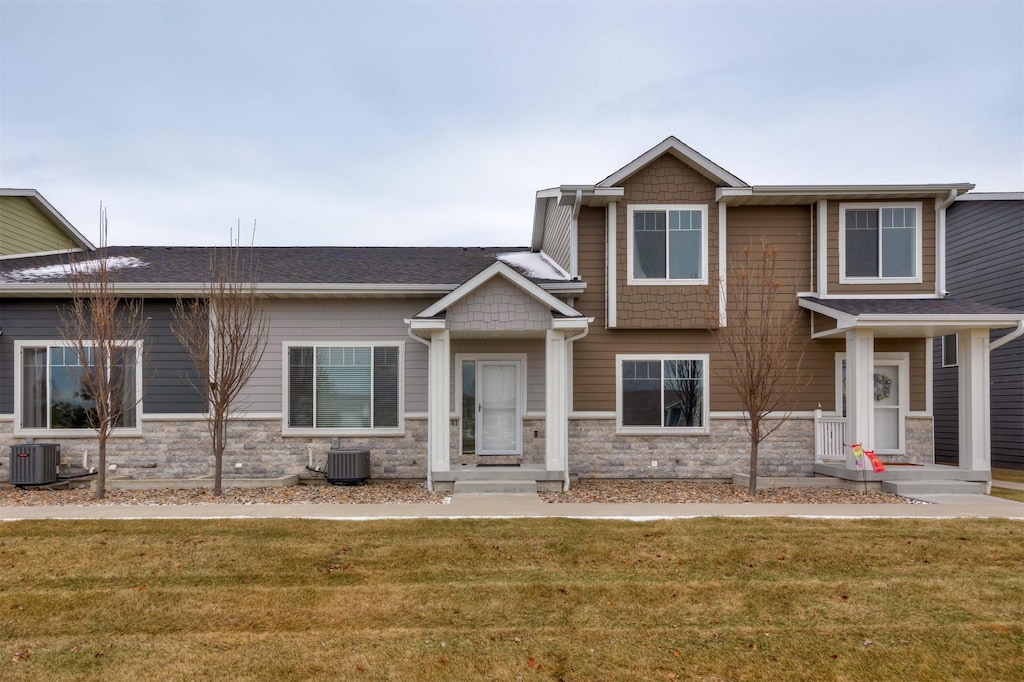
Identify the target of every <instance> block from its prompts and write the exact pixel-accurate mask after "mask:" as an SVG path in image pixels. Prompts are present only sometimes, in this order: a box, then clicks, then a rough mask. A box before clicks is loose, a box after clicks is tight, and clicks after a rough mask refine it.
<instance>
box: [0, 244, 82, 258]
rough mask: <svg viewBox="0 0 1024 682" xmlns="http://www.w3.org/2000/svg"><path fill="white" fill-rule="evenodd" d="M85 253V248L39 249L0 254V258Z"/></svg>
mask: <svg viewBox="0 0 1024 682" xmlns="http://www.w3.org/2000/svg"><path fill="white" fill-rule="evenodd" d="M72 253H85V249H81V248H77V247H76V248H74V249H56V250H54V251H39V252H36V253H12V254H10V255H7V256H0V260H14V259H15V258H38V257H39V256H59V255H62V254H66V255H70V254H72Z"/></svg>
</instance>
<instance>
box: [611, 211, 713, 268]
mask: <svg viewBox="0 0 1024 682" xmlns="http://www.w3.org/2000/svg"><path fill="white" fill-rule="evenodd" d="M628 214H629V216H628V221H629V254H628V258H629V281H630V283H638V284H660V283H666V284H706V283H707V248H708V240H707V236H708V235H707V232H708V230H707V207H706V206H689V205H681V206H664V205H636V206H630V207H629V210H628Z"/></svg>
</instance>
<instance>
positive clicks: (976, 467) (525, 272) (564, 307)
mask: <svg viewBox="0 0 1024 682" xmlns="http://www.w3.org/2000/svg"><path fill="white" fill-rule="evenodd" d="M972 187H973V186H972V185H969V184H963V183H959V184H958V183H954V184H943V185H841V186H824V185H821V186H819V185H813V186H806V185H801V186H771V185H761V186H757V185H749V184H747V183H746V182H744V181H742V180H741V179H739V178H738V177H737V176H735V175H733V174H732V173H730V172H729V171H727V170H725V169H724V168H722V167H720V166H718V165H717V164H715V163H714V162H713V161H711V160H710V159H708V158H706V157H704V156H702V155H701V154H699V153H698V152H696V151H695V150H693V149H691V148H690V147H688V146H687V145H685V144H683V143H682V142H680V141H679V140H677V139H676V138H672V137H670V138H668V139H666V140H664V141H663V142H662V143H660V144H659V145H657V146H656V147H654V148H652V149H650V150H648V151H647V152H645V153H644V154H642V155H641V156H639V157H637V158H636V159H634V160H633V161H631V162H630V163H628V164H626V165H625V166H623V167H622V168H620V169H618V170H617V171H615V172H613V173H612V174H611V175H608V176H607V177H605V178H604V179H603V180H601V181H599V182H597V183H595V184H587V185H585V184H573V185H561V186H559V187H556V188H551V189H545V190H541V191H539V192H537V194H536V197H535V204H534V209H535V210H534V221H533V235H532V239H531V244H530V245H529V246H528V247H519V248H512V247H510V248H344V247H324V248H257V249H253V250H252V252H251V253H252V255H253V256H254V257H256V258H258V259H259V262H260V265H261V274H260V282H259V291H260V294H261V296H263V297H264V299H265V304H266V307H267V310H268V312H269V316H270V326H271V328H270V342H269V345H268V347H267V351H266V353H265V354H264V357H263V359H262V362H261V364H260V366H259V368H258V370H257V372H256V375H255V376H254V377H253V378H252V380H251V381H250V382H249V385H248V386H247V388H246V391H245V393H244V395H243V396H242V404H243V405H244V411H243V412H242V413H241V414H239V415H238V417H237V419H236V420H235V422H234V423H233V425H232V428H233V431H232V436H233V440H232V443H231V445H230V447H229V450H228V452H227V453H226V458H227V459H226V462H228V463H229V464H228V467H229V469H230V472H231V475H233V474H234V473H235V472H238V473H240V474H242V475H248V476H252V475H261V474H271V473H298V472H302V471H303V469H304V467H305V465H306V464H307V460H308V457H311V456H313V457H316V458H319V460H320V461H322V459H323V455H324V453H325V452H326V451H327V450H328V449H329V448H332V447H336V446H343V447H348V448H366V449H369V450H370V451H371V460H372V475H373V476H375V477H393V478H425V479H427V481H428V482H429V483H430V484H431V485H436V486H448V485H451V484H453V483H455V482H457V481H459V480H465V479H472V478H492V477H494V476H496V475H498V474H499V473H500V474H501V475H503V476H508V477H514V476H518V477H522V478H525V479H527V480H533V481H537V482H538V483H539V484H541V485H547V486H553V485H568V483H569V480H570V478H571V477H574V476H579V477H615V478H687V479H723V478H729V477H731V476H732V475H733V473H734V472H736V471H740V470H742V469H743V468H744V466H745V462H746V461H747V457H748V455H747V449H748V440H747V437H746V433H745V430H744V428H743V414H742V412H741V408H740V404H739V402H738V400H737V399H736V397H735V396H734V395H732V394H731V392H730V391H729V390H728V388H727V387H726V385H725V383H724V382H723V381H722V380H721V369H720V366H721V363H722V361H723V360H722V357H721V355H720V354H719V351H718V349H717V344H716V341H715V335H716V333H717V332H718V331H719V330H720V329H721V328H722V327H723V326H724V325H728V321H729V316H730V311H731V310H735V306H737V305H739V302H738V301H736V300H735V299H734V298H730V296H729V286H728V278H727V273H728V265H729V263H730V261H731V260H734V259H736V258H737V257H738V255H739V254H740V252H741V250H742V249H743V247H744V246H746V245H749V244H751V243H753V242H755V241H759V240H760V239H761V237H762V236H765V237H767V238H768V239H770V240H771V241H772V242H773V243H774V244H777V245H778V246H779V247H780V248H781V253H782V258H781V261H782V263H783V264H784V270H785V271H784V272H783V279H784V280H785V281H786V282H787V284H786V288H785V293H786V295H787V296H790V297H791V298H790V300H791V301H793V302H794V304H796V305H799V307H800V309H801V310H802V311H803V312H802V313H801V325H800V327H799V329H798V330H797V335H798V337H797V338H795V339H794V341H804V340H808V343H807V347H806V350H805V353H804V359H805V367H806V368H807V370H808V372H809V374H810V376H811V383H810V384H809V386H808V387H807V388H806V390H804V391H802V392H800V393H799V394H797V395H793V396H792V399H791V401H790V403H789V405H788V409H789V410H790V411H791V412H792V414H793V417H794V418H793V419H792V420H791V421H790V422H788V423H787V424H786V425H785V427H784V428H783V429H781V430H779V431H778V432H776V434H775V435H773V437H772V438H770V439H769V440H767V441H765V442H764V443H762V446H761V472H762V474H763V475H811V474H812V473H819V474H826V475H834V476H840V477H844V478H858V477H861V476H864V475H865V474H864V473H863V472H860V471H858V470H857V469H856V464H855V462H854V460H853V458H852V455H850V454H849V452H848V448H844V447H842V444H843V443H852V442H860V443H863V444H865V446H866V447H871V446H872V445H873V446H874V450H875V451H876V452H877V453H879V454H880V455H881V457H882V459H883V460H887V461H890V462H894V461H895V462H900V463H916V464H929V465H930V464H932V462H933V458H934V448H933V438H932V433H933V420H932V412H931V398H930V396H931V390H930V381H931V365H932V363H931V353H932V345H931V342H930V339H931V338H932V337H935V336H941V335H943V334H947V333H952V332H958V333H960V337H961V339H962V341H961V343H962V346H963V348H964V351H963V362H962V363H961V365H960V367H959V372H960V373H961V376H962V377H963V379H962V381H963V385H964V387H965V390H966V395H968V396H969V397H970V401H969V402H968V404H967V409H966V410H965V411H964V412H963V416H964V418H965V419H966V424H967V428H966V429H962V430H961V433H960V454H961V458H960V462H959V466H958V467H944V468H943V472H944V473H943V474H941V475H939V477H948V478H960V479H964V480H980V481H984V480H988V478H989V476H990V464H989V441H988V431H987V428H986V425H987V424H988V417H989V414H988V403H987V401H986V400H984V399H983V396H984V395H987V386H988V339H989V333H990V330H992V329H1004V328H1012V327H1015V326H1016V325H1017V324H1018V323H1019V322H1020V320H1021V319H1024V315H1022V314H1021V313H1019V312H1014V311H1009V310H1005V309H1001V308H994V307H991V306H985V305H981V304H977V303H970V302H962V301H956V300H953V299H950V298H946V297H945V296H944V291H945V287H946V285H945V280H946V273H945V267H944V266H945V258H944V257H943V249H944V245H945V229H946V211H947V209H948V207H949V206H950V205H951V204H952V203H953V201H954V200H955V199H956V197H958V196H960V195H962V194H965V193H966V192H967V191H969V190H970V189H972ZM108 257H109V258H110V260H109V261H108V262H109V263H110V264H111V266H112V270H111V271H112V272H113V274H114V276H115V278H116V282H117V286H118V289H119V291H121V292H123V293H124V294H125V295H130V296H137V297H141V298H143V299H144V303H145V308H146V315H147V317H149V318H150V325H149V330H148V334H147V337H146V338H145V339H140V340H137V343H138V347H139V348H140V349H141V350H142V352H139V353H137V354H136V355H137V357H138V358H139V368H138V371H137V372H136V376H137V379H136V381H137V384H138V385H137V386H136V390H139V391H142V390H143V389H144V386H143V383H144V379H143V377H149V379H148V386H146V387H145V398H144V400H143V403H142V406H141V407H140V409H138V410H137V411H136V415H135V416H134V418H133V419H132V423H126V424H125V426H124V427H123V428H122V429H121V432H122V433H121V434H119V435H120V436H122V437H119V438H114V439H112V440H111V441H110V442H109V443H108V461H109V462H112V463H115V464H117V467H118V469H117V471H118V473H119V474H122V473H123V474H128V475H133V476H139V477H181V476H197V475H203V474H206V473H208V472H209V468H210V465H211V461H212V460H211V457H210V456H209V455H208V454H207V453H208V446H207V444H206V435H205V434H206V431H205V423H204V422H203V421H202V412H203V410H204V404H203V399H202V396H201V395H199V394H198V393H197V392H196V391H195V390H194V389H193V388H192V387H191V383H190V382H189V380H188V379H189V372H190V371H191V368H190V367H189V365H188V362H187V356H186V354H185V353H184V351H183V349H182V348H181V347H180V345H179V344H177V342H176V341H175V339H174V338H173V335H171V334H170V332H169V330H170V323H171V315H170V310H171V304H172V302H173V300H174V299H175V298H176V297H192V296H198V295H200V294H201V286H200V284H199V282H201V279H202V276H203V272H204V271H205V266H206V262H207V259H208V249H202V248H190V247H166V248H165V247H111V248H110V249H109V252H108ZM60 262H61V261H60V258H59V257H58V256H52V255H43V256H26V257H21V258H17V259H9V260H6V261H0V287H2V290H0V327H2V328H3V334H2V335H0V367H2V368H3V370H4V371H3V372H2V373H0V415H4V416H3V417H0V433H2V434H3V440H4V441H5V442H10V443H13V442H19V441H20V440H21V439H24V438H28V437H33V438H37V439H46V440H55V441H57V442H61V443H62V444H64V445H65V451H72V452H74V451H76V449H77V450H82V449H87V448H88V447H89V446H90V441H89V440H88V436H89V433H88V432H86V431H83V430H77V429H75V428H71V427H70V426H69V425H66V424H65V425H58V424H55V423H54V419H55V416H54V415H55V414H56V412H55V410H54V404H53V401H54V398H53V396H55V395H57V394H59V393H60V392H61V391H62V390H63V388H64V386H63V384H67V383H69V382H73V376H74V371H75V370H74V368H73V358H71V359H69V358H67V357H66V354H62V353H61V351H60V346H61V344H60V342H59V338H60V333H59V325H58V323H57V321H58V312H57V311H58V308H59V306H61V305H63V304H64V303H65V302H66V299H67V293H68V289H67V285H66V282H65V281H64V278H65V274H64V273H63V271H62V268H61V266H60ZM794 345H796V344H794ZM794 352H795V351H794ZM62 382H63V384H62ZM65 393H66V391H65ZM826 431H827V432H828V433H829V434H831V436H832V441H831V442H833V443H838V444H839V446H838V447H835V448H834V449H833V450H831V451H827V450H825V448H824V446H821V445H816V444H820V443H824V442H825V441H826V440H827V439H824V438H822V437H821V435H822V434H823V433H825V432H826ZM85 456H86V457H87V456H88V453H87V452H86V455H85ZM932 475H933V476H935V475H937V474H932Z"/></svg>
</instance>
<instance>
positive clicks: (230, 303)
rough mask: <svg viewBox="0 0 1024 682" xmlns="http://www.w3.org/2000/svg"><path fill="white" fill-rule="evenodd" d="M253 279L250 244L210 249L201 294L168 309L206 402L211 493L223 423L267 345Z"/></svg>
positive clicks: (223, 442)
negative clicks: (247, 248)
mask: <svg viewBox="0 0 1024 682" xmlns="http://www.w3.org/2000/svg"><path fill="white" fill-rule="evenodd" d="M257 280H258V277H257V265H256V263H255V260H254V256H253V252H252V250H251V248H250V249H249V250H248V251H246V250H243V249H242V248H241V247H239V246H237V245H235V244H232V246H230V247H228V248H226V249H215V250H214V251H213V252H212V254H211V256H210V264H209V269H208V270H207V278H206V281H205V282H204V284H203V293H202V296H201V298H198V299H194V300H188V301H186V300H181V299H179V300H178V301H177V304H176V305H175V308H174V324H173V326H172V330H173V332H174V335H175V337H176V338H177V339H178V341H179V342H180V343H181V345H182V346H184V347H185V350H186V351H187V352H188V354H189V357H190V358H191V360H192V364H193V366H194V367H195V369H196V375H195V376H196V379H195V380H194V381H193V386H194V387H195V388H196V390H198V391H199V392H200V393H202V394H204V395H205V396H206V398H207V400H208V403H209V409H208V410H207V414H206V424H207V428H208V430H209V432H210V439H211V449H212V452H213V458H214V483H213V492H214V495H221V494H222V493H223V489H222V480H223V459H224V449H225V448H226V447H227V426H228V421H229V420H230V419H231V417H232V416H233V415H234V414H235V405H236V401H237V399H238V396H239V394H240V393H241V392H242V389H243V388H244V387H245V385H246V384H247V383H248V382H249V379H250V378H252V375H253V373H254V372H255V371H256V368H257V366H259V363H260V360H262V358H263V352H264V350H265V349H266V347H267V338H268V335H269V330H270V325H269V319H268V317H267V313H266V310H265V309H264V307H263V304H262V301H261V300H260V299H259V297H258V295H257V288H256V282H257ZM190 381H191V379H190Z"/></svg>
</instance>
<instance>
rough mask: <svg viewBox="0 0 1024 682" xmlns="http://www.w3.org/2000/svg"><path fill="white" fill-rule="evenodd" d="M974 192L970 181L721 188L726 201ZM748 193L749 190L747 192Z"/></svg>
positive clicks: (938, 194) (939, 194)
mask: <svg viewBox="0 0 1024 682" xmlns="http://www.w3.org/2000/svg"><path fill="white" fill-rule="evenodd" d="M972 189H974V185H973V184H971V183H966V182H954V183H948V184H926V185H753V186H751V187H750V188H749V189H747V188H740V189H739V191H736V190H733V189H732V188H720V189H719V190H718V192H719V193H721V196H722V198H725V199H727V198H728V197H731V196H743V197H745V196H755V197H756V196H811V197H824V198H828V197H831V196H834V195H864V196H870V197H873V198H879V197H884V196H885V195H887V194H897V195H905V194H918V195H921V196H943V197H944V196H946V195H948V194H949V193H950V192H951V191H955V192H957V193H958V194H964V193H966V192H969V191H970V190H972ZM743 190H747V191H743Z"/></svg>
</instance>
